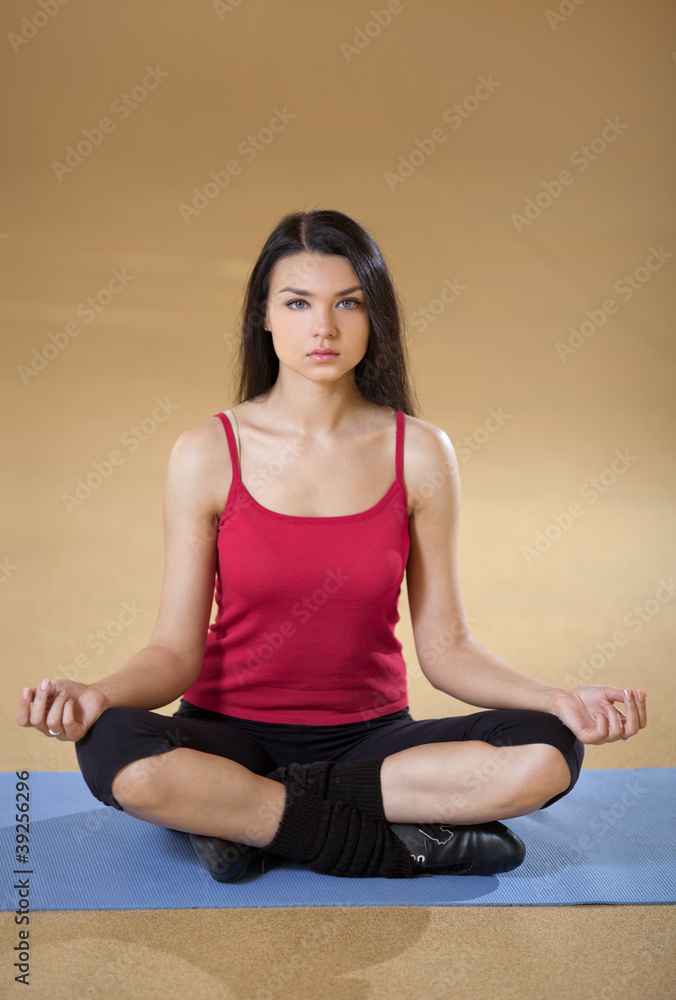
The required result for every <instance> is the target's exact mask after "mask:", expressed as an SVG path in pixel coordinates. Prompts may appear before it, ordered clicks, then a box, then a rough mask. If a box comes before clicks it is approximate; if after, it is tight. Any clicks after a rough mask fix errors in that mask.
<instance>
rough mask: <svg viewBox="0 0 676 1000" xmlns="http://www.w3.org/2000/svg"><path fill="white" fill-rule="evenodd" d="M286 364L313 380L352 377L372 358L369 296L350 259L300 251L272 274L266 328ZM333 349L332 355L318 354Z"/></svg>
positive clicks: (279, 263)
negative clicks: (368, 353) (363, 361)
mask: <svg viewBox="0 0 676 1000" xmlns="http://www.w3.org/2000/svg"><path fill="white" fill-rule="evenodd" d="M263 325H264V326H265V327H266V328H267V329H268V330H270V331H271V333H269V334H266V336H271V337H272V343H273V347H274V349H275V353H276V355H277V357H278V358H279V363H280V369H281V366H282V365H285V366H286V367H287V368H289V369H291V370H292V371H294V372H297V373H298V374H299V375H302V376H304V377H305V378H308V379H311V380H312V381H313V382H334V381H336V380H337V379H339V378H341V377H344V376H346V375H347V374H348V373H349V372H351V371H352V369H353V368H355V367H356V365H358V364H359V362H360V361H361V359H362V358H363V357H364V355H365V354H366V348H367V346H368V339H369V317H368V313H367V311H366V298H365V296H364V292H363V291H362V290H361V288H360V285H359V279H358V278H357V275H356V273H355V271H354V268H353V267H352V265H351V264H350V262H349V260H348V259H347V257H341V256H340V255H338V254H319V253H298V254H292V255H290V256H288V257H282V258H281V259H280V260H278V261H277V263H276V264H275V266H274V268H273V269H272V273H271V275H270V288H269V292H268V301H267V305H266V311H265V321H264V324H263ZM321 351H324V352H326V351H331V352H333V353H332V355H331V356H328V357H327V356H326V355H324V358H325V360H322V359H321V356H319V357H318V356H317V355H316V354H314V355H313V352H321Z"/></svg>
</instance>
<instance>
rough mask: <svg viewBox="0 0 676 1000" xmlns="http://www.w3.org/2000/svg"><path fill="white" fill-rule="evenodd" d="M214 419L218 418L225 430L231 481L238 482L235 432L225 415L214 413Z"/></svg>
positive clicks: (239, 477) (239, 478) (238, 472)
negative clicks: (230, 466) (230, 465)
mask: <svg viewBox="0 0 676 1000" xmlns="http://www.w3.org/2000/svg"><path fill="white" fill-rule="evenodd" d="M214 416H215V417H218V418H219V419H220V420H221V422H222V424H223V428H224V430H225V436H226V438H227V440H228V448H229V449H230V462H231V463H232V477H233V480H237V481H240V480H241V476H240V471H239V457H238V455H237V444H236V442H235V432H234V431H233V429H232V424H231V423H230V420H229V418H228V417H227V416H226V415H225V413H214Z"/></svg>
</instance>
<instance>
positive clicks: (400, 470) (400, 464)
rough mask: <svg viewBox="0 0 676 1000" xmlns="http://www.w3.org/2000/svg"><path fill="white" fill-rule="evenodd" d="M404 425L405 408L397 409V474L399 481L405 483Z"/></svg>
mask: <svg viewBox="0 0 676 1000" xmlns="http://www.w3.org/2000/svg"><path fill="white" fill-rule="evenodd" d="M404 425H405V414H404V411H403V410H397V441H396V460H395V476H396V480H397V482H398V483H401V484H402V485H403V482H404V479H403V477H404Z"/></svg>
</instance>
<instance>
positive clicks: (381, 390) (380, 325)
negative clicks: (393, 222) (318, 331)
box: [233, 209, 418, 417]
mask: <svg viewBox="0 0 676 1000" xmlns="http://www.w3.org/2000/svg"><path fill="white" fill-rule="evenodd" d="M304 251H306V252H307V251H309V252H311V253H312V252H315V253H325V254H338V255H340V256H342V257H347V259H348V260H349V261H350V263H351V265H352V267H353V268H354V270H355V273H356V274H357V277H358V278H359V283H360V285H361V287H362V289H363V290H364V297H365V299H366V310H367V312H368V316H369V321H370V322H369V339H368V347H367V349H366V354H365V355H364V357H363V358H362V360H361V361H360V362H359V364H358V365H357V366H356V368H355V371H354V376H355V385H356V387H357V389H358V390H359V392H360V393H361V395H362V396H363V397H364V398H365V399H368V400H369V401H370V402H372V403H376V404H378V405H380V406H391V407H394V409H397V410H403V411H404V413H408V414H410V416H412V417H415V416H417V412H416V410H417V409H418V402H417V399H416V397H415V390H414V388H413V385H412V382H411V379H410V378H409V372H408V367H409V363H408V352H407V347H406V342H405V340H404V337H403V336H402V331H403V323H402V316H403V311H402V307H401V303H400V301H399V297H398V295H397V292H396V290H395V288H394V284H393V282H392V279H391V277H390V274H389V271H388V269H387V265H386V263H385V260H384V259H383V255H382V253H381V252H380V250H379V248H378V246H377V244H376V242H375V240H374V239H373V238H372V237H371V236H370V235H369V233H367V232H366V230H365V229H364V228H363V227H362V226H360V225H359V223H358V222H355V220H354V219H351V218H350V216H349V215H344V214H343V213H342V212H336V211H333V210H330V209H313V210H312V211H309V212H292V213H290V214H289V215H286V216H284V218H283V219H282V220H281V222H279V223H278V225H277V226H276V227H275V229H273V231H272V232H271V233H270V235H269V236H268V238H267V240H266V241H265V245H264V246H263V249H262V250H261V252H260V255H259V257H258V260H257V261H256V263H255V264H254V267H253V270H252V272H251V275H250V276H249V280H248V283H247V286H246V293H245V297H244V304H243V307H242V312H241V316H240V328H241V337H240V338H239V350H238V354H237V357H236V360H235V368H234V378H233V385H234V391H235V396H236V399H237V402H238V403H242V402H245V401H246V400H249V399H253V398H254V397H256V396H259V395H261V394H262V393H265V392H267V391H268V390H269V389H270V388H272V386H273V385H274V383H275V382H276V380H277V376H278V374H279V358H278V357H277V355H276V354H275V350H274V346H273V343H272V336H271V335H270V333H267V332H265V330H264V322H263V319H264V316H265V306H266V301H267V297H268V294H269V287H270V274H271V272H272V269H273V267H274V266H275V264H276V263H277V261H278V260H279V259H280V258H281V257H287V256H289V255H291V254H297V253H303V252H304Z"/></svg>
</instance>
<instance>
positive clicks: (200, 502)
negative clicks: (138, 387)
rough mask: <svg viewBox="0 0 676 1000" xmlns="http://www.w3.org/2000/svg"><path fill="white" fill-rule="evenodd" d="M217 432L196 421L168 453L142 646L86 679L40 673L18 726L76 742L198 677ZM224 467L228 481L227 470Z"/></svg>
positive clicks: (214, 521)
mask: <svg viewBox="0 0 676 1000" xmlns="http://www.w3.org/2000/svg"><path fill="white" fill-rule="evenodd" d="M219 430H220V428H219V427H216V426H215V425H214V423H213V421H203V422H202V423H200V424H195V425H194V426H192V427H189V428H188V429H187V430H186V431H184V432H183V434H181V436H180V437H179V438H178V439H177V440H176V442H175V444H174V446H173V448H172V450H171V453H170V456H169V461H168V467H167V475H166V481H165V489H164V544H165V559H164V576H163V581H162V592H161V596H160V606H159V611H158V615H157V621H156V623H155V627H154V629H153V632H152V634H151V636H150V639H149V640H148V643H147V645H146V646H144V647H143V648H142V649H140V650H139V651H138V652H137V653H134V655H133V656H131V657H130V658H129V659H128V660H127V661H126V662H125V663H123V664H122V666H120V667H119V669H117V670H116V671H114V673H111V674H109V675H107V676H106V677H103V678H102V679H101V680H97V681H94V682H92V683H91V684H80V683H78V682H76V681H69V680H67V679H64V678H57V679H56V680H55V681H50V680H49V678H45V680H44V681H43V682H42V684H41V685H39V686H38V687H37V688H26V689H24V691H23V692H22V695H21V698H20V700H19V711H18V713H17V723H18V724H19V725H22V726H34V727H35V728H38V729H40V730H41V731H42V732H44V733H46V732H47V728H48V724H49V728H50V729H52V730H53V731H58V730H59V729H61V728H63V729H64V730H65V734H66V735H65V738H67V739H80V738H81V736H82V735H83V734H84V732H86V729H87V728H89V726H90V725H92V724H93V722H94V721H96V718H98V716H99V715H100V714H101V712H102V711H105V709H107V708H110V707H113V706H128V707H136V708H146V709H154V708H161V707H162V706H164V705H167V704H169V703H170V702H172V701H174V700H175V699H176V698H178V697H180V695H182V694H183V693H184V692H185V691H186V690H187V689H188V688H189V687H190V685H191V684H192V683H193V681H194V680H195V679H196V678H197V676H198V674H199V672H200V669H201V666H202V659H203V656H204V648H205V643H206V636H207V631H208V626H209V617H210V614H211V606H212V599H213V591H214V578H215V572H216V558H217V544H216V543H217V537H218V521H219V514H220V511H219V509H218V507H219V503H220V497H219V494H218V490H217V486H216V482H215V476H214V463H215V462H217V463H220V464H221V467H222V464H223V462H224V460H225V461H226V462H229V459H228V458H225V459H224V454H225V452H227V449H223V448H222V442H221V439H220V437H219V436H218V432H219ZM221 434H222V430H221ZM224 471H225V473H226V478H227V467H226V468H225V470H224ZM222 482H223V480H221V483H222ZM45 682H46V683H45ZM83 699H84V700H83ZM83 706H84V709H83ZM48 720H49V723H48ZM83 726H85V728H83ZM75 734H77V735H75Z"/></svg>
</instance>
